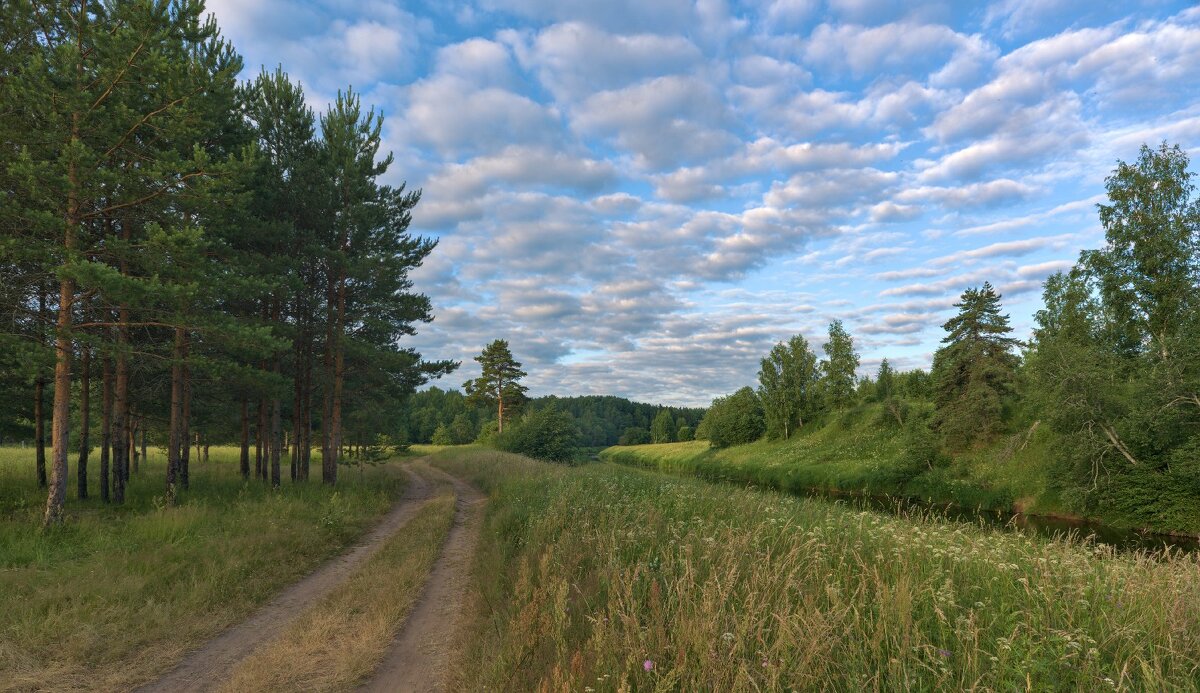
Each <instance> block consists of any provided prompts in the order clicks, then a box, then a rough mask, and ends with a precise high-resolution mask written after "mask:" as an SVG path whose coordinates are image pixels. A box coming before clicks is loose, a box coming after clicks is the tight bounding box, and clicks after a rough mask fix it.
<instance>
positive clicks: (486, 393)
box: [463, 339, 529, 432]
mask: <svg viewBox="0 0 1200 693" xmlns="http://www.w3.org/2000/svg"><path fill="white" fill-rule="evenodd" d="M475 360H476V361H477V362H479V368H480V374H479V377H478V378H475V379H474V380H468V381H467V382H465V383H463V387H464V388H465V389H466V391H467V401H468V402H470V403H472V404H478V403H486V404H489V405H492V406H495V407H497V424H498V426H499V430H500V431H501V432H503V431H504V417H505V409H508V410H509V411H508V412H507V413H508V415H510V416H511V415H513V414H515V413H516V410H517V409H518V408H519V407H520V406H521V405H522V404H524V403H525V400H526V399H527V398H526V397H525V392H526V390H528V389H529V388H527V387H525V386H524V385H522V384H521V382H520V380H521V378H524V377H525V375H526V373H525V371H523V370H521V362H520V361H517V360H516V359H515V358H513V354H512V351H510V350H509V348H508V342H507V341H505V340H503V339H497V340H495V341H493V342H492V343H491V344H488V345H487V346H486V347H484V348H483V352H482V353H480V354H479V356H476V357H475Z"/></svg>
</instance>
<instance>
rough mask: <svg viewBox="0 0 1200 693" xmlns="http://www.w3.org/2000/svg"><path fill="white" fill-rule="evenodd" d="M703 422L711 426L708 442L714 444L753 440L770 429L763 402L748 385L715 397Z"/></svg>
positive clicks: (743, 443) (703, 426)
mask: <svg viewBox="0 0 1200 693" xmlns="http://www.w3.org/2000/svg"><path fill="white" fill-rule="evenodd" d="M700 426H701V428H705V429H706V430H707V432H708V442H709V444H710V445H711V446H712V447H714V448H727V447H729V446H731V445H745V444H746V443H753V442H754V441H756V440H758V439H759V438H761V437H762V436H763V434H764V433H766V432H767V422H766V418H765V417H764V416H763V409H762V402H760V401H759V399H758V395H756V394H755V393H754V390H751V389H750V388H748V387H743V388H742V389H740V390H738V391H737V392H735V393H733V394H732V395H729V396H728V397H718V398H717V399H715V400H713V403H712V406H711V407H709V408H708V413H707V414H705V415H704V420H703V421H701V422H700Z"/></svg>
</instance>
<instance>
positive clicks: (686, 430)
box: [675, 425, 696, 443]
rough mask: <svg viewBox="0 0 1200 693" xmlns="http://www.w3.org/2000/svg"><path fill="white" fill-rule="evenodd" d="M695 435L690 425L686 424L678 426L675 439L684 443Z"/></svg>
mask: <svg viewBox="0 0 1200 693" xmlns="http://www.w3.org/2000/svg"><path fill="white" fill-rule="evenodd" d="M695 437H696V432H695V431H693V430H692V427H691V426H687V425H684V426H680V427H679V431H678V432H677V433H676V434H675V440H678V441H679V442H681V443H686V442H688V441H689V440H694V439H695Z"/></svg>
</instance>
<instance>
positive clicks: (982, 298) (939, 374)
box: [933, 282, 1020, 446]
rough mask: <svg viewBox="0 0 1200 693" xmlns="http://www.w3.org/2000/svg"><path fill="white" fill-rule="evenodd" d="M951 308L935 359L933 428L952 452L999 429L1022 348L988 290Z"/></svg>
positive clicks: (980, 290) (970, 292)
mask: <svg viewBox="0 0 1200 693" xmlns="http://www.w3.org/2000/svg"><path fill="white" fill-rule="evenodd" d="M954 306H955V307H956V308H958V314H957V315H955V316H954V317H953V318H951V319H950V320H948V321H947V322H946V323H945V324H944V325H943V326H942V328H943V329H945V330H946V332H947V335H946V337H944V338H943V339H942V344H944V345H945V346H943V347H941V348H940V349H938V351H937V353H936V354H935V355H934V366H933V370H934V381H935V394H934V404H935V406H936V408H937V413H936V417H935V419H934V424H935V426H936V427H937V429H938V430H939V431H940V432H941V433H942V434H943V435H944V436H945V437H946V440H947V442H949V443H950V444H951V445H952V446H966V445H969V444H971V443H972V442H974V441H976V440H979V439H982V438H986V437H987V436H989V435H991V434H993V433H995V432H996V430H997V429H998V428H999V426H1000V422H1001V421H1000V420H1001V412H1002V407H1003V404H1004V401H1005V399H1006V398H1007V397H1009V396H1010V395H1011V393H1012V392H1013V388H1014V384H1015V380H1016V367H1017V357H1016V355H1015V353H1014V352H1013V350H1014V348H1015V347H1016V346H1017V345H1018V344H1020V342H1019V341H1018V340H1016V339H1014V338H1012V337H1010V336H1009V335H1010V334H1011V333H1012V327H1010V326H1009V324H1008V315H1006V314H1004V313H1002V312H1001V307H1000V295H999V294H998V293H996V291H995V289H993V288H992V285H991V284H989V283H987V282H984V284H983V286H982V287H980V288H970V289H967V290H966V291H964V292H963V294H962V298H961V299H960V300H959V302H958V303H955V304H954Z"/></svg>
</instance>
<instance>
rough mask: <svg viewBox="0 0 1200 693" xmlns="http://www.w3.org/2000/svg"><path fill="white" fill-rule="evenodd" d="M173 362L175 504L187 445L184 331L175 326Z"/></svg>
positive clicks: (170, 465) (170, 476)
mask: <svg viewBox="0 0 1200 693" xmlns="http://www.w3.org/2000/svg"><path fill="white" fill-rule="evenodd" d="M172 356H173V359H174V362H173V363H172V364H171V414H170V420H169V421H168V424H167V431H168V433H167V503H168V504H170V505H174V504H175V501H176V497H177V495H178V483H179V481H178V479H179V468H180V452H181V450H182V448H186V447H187V439H186V438H184V437H183V435H182V434H183V426H182V424H183V358H184V331H183V328H182V327H177V328H175V345H174V348H173V353H172Z"/></svg>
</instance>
